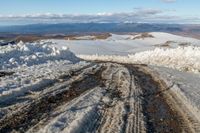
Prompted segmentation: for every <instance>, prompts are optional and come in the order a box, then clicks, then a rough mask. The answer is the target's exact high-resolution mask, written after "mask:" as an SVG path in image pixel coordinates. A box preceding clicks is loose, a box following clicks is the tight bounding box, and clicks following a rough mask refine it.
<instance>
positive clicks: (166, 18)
mask: <svg viewBox="0 0 200 133" xmlns="http://www.w3.org/2000/svg"><path fill="white" fill-rule="evenodd" d="M165 1H166V0H165ZM167 1H172V0H167ZM169 12H172V11H170V10H168V11H163V10H158V9H143V8H135V9H134V11H133V12H120V13H98V14H51V13H46V14H28V15H7V16H3V15H0V24H8V23H9V24H35V23H90V22H94V23H131V22H134V23H137V22H141V23H200V17H181V16H176V15H168V14H170V13H169Z"/></svg>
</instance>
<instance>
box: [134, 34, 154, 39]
mask: <svg viewBox="0 0 200 133" xmlns="http://www.w3.org/2000/svg"><path fill="white" fill-rule="evenodd" d="M145 38H154V36H153V35H151V34H150V33H147V32H145V33H141V34H139V35H137V36H136V37H134V38H133V40H136V39H145Z"/></svg>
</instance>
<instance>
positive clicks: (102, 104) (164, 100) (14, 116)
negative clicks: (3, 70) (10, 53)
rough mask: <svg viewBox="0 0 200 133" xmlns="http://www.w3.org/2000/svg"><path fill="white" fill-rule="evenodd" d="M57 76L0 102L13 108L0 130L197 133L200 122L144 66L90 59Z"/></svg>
mask: <svg viewBox="0 0 200 133" xmlns="http://www.w3.org/2000/svg"><path fill="white" fill-rule="evenodd" d="M61 78H62V80H58V81H57V82H56V83H55V84H52V85H50V86H48V87H45V88H43V89H40V90H39V91H37V92H35V93H31V94H26V95H27V96H28V95H34V96H32V98H31V99H29V100H25V101H23V103H21V104H17V103H16V102H12V104H5V105H1V106H2V110H4V111H6V110H13V111H8V113H5V114H4V116H3V117H2V118H1V119H0V132H5V133H6V132H14V131H15V132H65V133H67V132H70V133H73V132H74V133H77V132H101V133H111V132H119V133H130V132H133V133H140V132H141V133H143V132H149V133H151V132H174V133H175V132H198V131H199V128H200V126H199V121H198V120H196V119H195V118H194V117H192V116H191V115H190V113H189V112H190V110H187V109H185V108H184V104H183V103H181V101H179V99H177V98H176V95H175V94H174V93H172V91H170V87H167V86H166V85H165V83H164V82H163V81H161V80H160V79H159V77H157V76H156V75H153V74H152V73H151V72H150V71H149V69H148V67H147V66H143V65H129V64H117V63H92V64H91V65H89V66H87V67H85V68H82V69H80V70H78V71H76V72H73V73H72V74H70V75H64V76H63V77H61ZM23 97H24V96H23ZM183 110H184V111H185V112H183ZM49 129H50V130H49Z"/></svg>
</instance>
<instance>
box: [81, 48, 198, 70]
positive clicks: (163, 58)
mask: <svg viewBox="0 0 200 133" xmlns="http://www.w3.org/2000/svg"><path fill="white" fill-rule="evenodd" d="M78 57H80V58H82V59H85V60H99V61H113V62H120V63H139V64H151V65H157V66H165V67H170V68H175V69H178V70H181V71H191V72H195V73H198V72H200V47H194V46H188V47H178V48H175V49H169V48H168V49H166V48H155V49H154V50H149V51H144V52H139V53H136V54H131V55H128V56H106V55H101V56H99V55H92V56H90V55H79V56H78Z"/></svg>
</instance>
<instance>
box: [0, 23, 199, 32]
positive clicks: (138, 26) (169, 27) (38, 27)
mask: <svg viewBox="0 0 200 133" xmlns="http://www.w3.org/2000/svg"><path fill="white" fill-rule="evenodd" d="M152 31H154V32H156V31H157V32H184V31H192V32H200V26H199V25H197V26H195V25H179V24H147V23H143V24H142V23H67V24H34V25H22V26H7V27H0V33H12V34H14V33H16V34H70V33H85V32H152Z"/></svg>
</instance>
